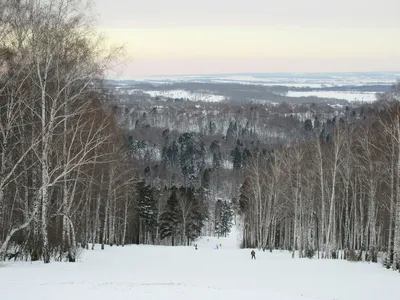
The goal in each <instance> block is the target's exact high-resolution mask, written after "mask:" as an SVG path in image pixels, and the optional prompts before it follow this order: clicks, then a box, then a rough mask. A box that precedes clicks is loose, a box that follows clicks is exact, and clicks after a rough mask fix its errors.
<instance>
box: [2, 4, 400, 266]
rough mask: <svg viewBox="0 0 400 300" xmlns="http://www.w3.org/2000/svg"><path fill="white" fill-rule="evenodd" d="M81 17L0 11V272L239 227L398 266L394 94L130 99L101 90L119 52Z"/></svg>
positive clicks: (44, 10)
mask: <svg viewBox="0 0 400 300" xmlns="http://www.w3.org/2000/svg"><path fill="white" fill-rule="evenodd" d="M88 12H90V9H89V8H88V7H85V6H83V5H82V3H81V2H80V1H75V0H68V1H57V0H54V1H49V2H46V3H37V2H35V1H29V0H23V1H17V2H16V1H12V0H5V1H2V2H1V3H0V261H1V260H4V259H10V258H14V259H23V260H32V261H35V260H42V261H44V262H45V263H49V262H50V261H52V260H59V261H65V260H66V261H70V262H74V261H76V259H77V255H79V251H80V249H81V248H86V249H93V248H94V247H96V245H100V247H102V248H104V245H106V244H108V245H115V246H124V245H126V244H162V245H171V246H176V245H190V244H191V243H192V242H194V241H195V240H196V238H198V237H199V236H201V235H210V236H212V235H214V236H226V235H227V234H229V232H230V229H231V227H232V226H233V224H236V226H240V227H241V228H242V230H243V240H242V246H243V247H245V248H247V247H257V248H259V249H269V250H270V251H272V250H274V249H283V250H290V251H292V253H293V255H294V253H295V251H299V253H300V256H302V257H318V258H342V259H348V260H353V261H358V260H367V261H373V262H377V258H378V254H379V253H383V254H384V264H385V266H386V267H387V268H393V269H396V270H400V107H399V105H398V101H399V100H400V84H399V83H397V84H395V85H394V86H393V88H392V89H391V90H390V91H389V92H385V93H384V94H382V96H380V97H379V99H378V101H376V102H374V103H372V104H365V103H351V104H350V103H347V105H339V106H332V105H329V104H328V103H318V102H314V101H313V102H307V101H302V102H301V103H298V104H294V103H287V102H284V103H280V104H276V105H274V104H271V103H259V102H257V103H251V102H249V101H247V99H246V98H245V97H244V98H243V101H242V102H240V101H235V102H234V103H205V102H189V101H168V99H167V101H165V99H154V98H151V97H148V98H146V97H145V96H143V95H142V96H140V97H138V96H137V95H135V94H131V93H129V90H126V92H124V91H123V89H121V86H118V83H113V84H110V83H109V81H107V80H105V79H106V77H107V71H108V70H110V68H112V67H113V65H114V64H115V62H116V61H118V59H119V57H120V56H121V53H122V49H121V48H119V47H114V48H107V47H106V46H104V44H105V43H104V39H103V37H101V36H99V35H98V34H96V33H95V32H94V31H93V24H92V23H91V16H90V15H88V14H89V13H88ZM169 100H171V99H169ZM172 100H173V99H172ZM239 100H240V99H239ZM314 100H315V99H314Z"/></svg>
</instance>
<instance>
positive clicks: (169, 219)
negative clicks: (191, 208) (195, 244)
mask: <svg viewBox="0 0 400 300" xmlns="http://www.w3.org/2000/svg"><path fill="white" fill-rule="evenodd" d="M171 190H172V192H171V195H170V196H169V198H168V200H167V205H166V209H165V212H164V213H163V214H162V215H161V217H160V236H161V239H165V238H167V237H171V243H172V246H175V238H176V235H177V233H178V226H179V224H180V221H179V220H180V219H179V211H178V196H177V192H176V187H172V189H171Z"/></svg>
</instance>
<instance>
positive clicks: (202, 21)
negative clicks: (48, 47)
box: [95, 0, 400, 78]
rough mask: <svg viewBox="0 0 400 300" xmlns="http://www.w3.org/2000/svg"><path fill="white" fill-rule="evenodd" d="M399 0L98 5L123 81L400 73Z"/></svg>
mask: <svg viewBox="0 0 400 300" xmlns="http://www.w3.org/2000/svg"><path fill="white" fill-rule="evenodd" d="M399 2H400V1H398V0H368V1H367V0H334V1H324V0H319V1H318V0H275V1H270V0H264V1H261V0H202V1H190V0H168V1H167V0H143V1H140V0H139V1H138V0H135V1H129V0H95V3H96V6H95V12H96V13H97V14H98V15H99V22H98V24H99V30H100V31H101V32H103V33H104V34H105V35H106V36H107V37H108V39H109V41H110V42H111V43H114V44H123V45H125V49H126V54H127V56H128V57H129V59H128V60H127V61H124V63H123V66H121V77H123V78H133V77H139V76H148V75H168V74H170V75H178V74H204V73H205V74H212V73H241V72H341V71H343V72H346V71H350V72H353V71H400V38H399V37H400V18H399V16H398V15H399V13H400V4H399Z"/></svg>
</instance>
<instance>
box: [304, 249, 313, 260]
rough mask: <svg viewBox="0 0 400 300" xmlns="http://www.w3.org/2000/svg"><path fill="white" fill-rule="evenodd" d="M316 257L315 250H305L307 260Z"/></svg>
mask: <svg viewBox="0 0 400 300" xmlns="http://www.w3.org/2000/svg"><path fill="white" fill-rule="evenodd" d="M314 255H315V250H314V249H312V248H306V249H305V250H304V257H307V258H310V259H311V258H313V257H314Z"/></svg>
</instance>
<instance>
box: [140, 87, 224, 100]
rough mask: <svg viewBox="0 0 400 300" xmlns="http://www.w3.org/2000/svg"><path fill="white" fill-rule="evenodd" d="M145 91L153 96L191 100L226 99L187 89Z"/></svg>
mask: <svg viewBox="0 0 400 300" xmlns="http://www.w3.org/2000/svg"><path fill="white" fill-rule="evenodd" d="M143 93H145V94H148V95H150V96H151V97H157V96H162V97H167V98H173V99H187V100H189V101H205V102H221V101H224V100H226V97H225V96H221V95H214V94H211V93H208V92H204V93H203V92H189V91H185V90H169V91H143Z"/></svg>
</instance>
